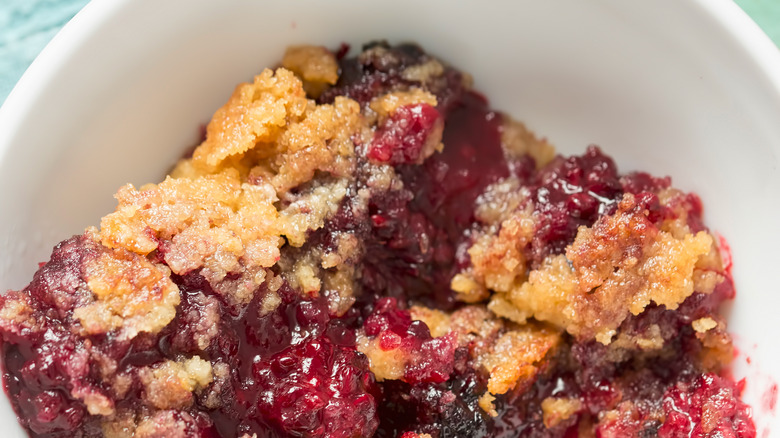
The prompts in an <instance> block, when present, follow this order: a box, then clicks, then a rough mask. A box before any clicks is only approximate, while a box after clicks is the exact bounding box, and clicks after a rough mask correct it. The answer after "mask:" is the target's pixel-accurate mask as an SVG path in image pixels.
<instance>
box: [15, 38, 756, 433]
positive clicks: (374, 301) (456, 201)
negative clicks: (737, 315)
mask: <svg viewBox="0 0 780 438" xmlns="http://www.w3.org/2000/svg"><path fill="white" fill-rule="evenodd" d="M347 52H348V48H347V47H343V48H342V49H340V50H338V51H337V52H331V51H329V50H326V49H324V48H322V47H314V46H302V47H292V48H290V49H289V50H288V51H287V52H286V54H285V55H284V57H283V59H282V61H281V64H280V66H279V67H278V68H277V69H275V70H271V69H268V70H265V71H263V72H262V73H260V74H259V75H258V76H256V77H255V78H254V81H253V82H251V83H246V84H241V85H239V86H238V87H237V88H236V89H235V91H234V92H233V95H232V96H231V97H230V100H229V101H228V102H227V103H226V104H225V105H224V106H223V107H222V108H220V109H219V110H217V112H216V113H215V114H214V117H213V118H212V120H211V121H210V123H209V124H208V126H207V128H206V132H205V137H204V140H203V142H202V143H201V144H200V145H199V146H198V147H197V148H195V150H194V152H192V153H191V154H190V155H188V156H187V157H186V158H184V159H182V160H181V161H180V162H179V163H178V164H176V166H175V167H174V168H173V170H172V171H171V172H170V174H169V175H168V176H167V177H166V178H165V180H164V181H163V182H161V183H159V184H149V185H145V186H143V187H140V188H136V187H133V186H132V185H127V186H124V187H122V188H120V189H119V191H118V193H117V194H116V198H117V200H118V206H117V208H116V210H115V211H114V212H113V213H111V214H108V215H107V216H105V217H104V218H103V219H102V220H101V222H100V227H99V228H88V229H87V230H86V231H85V232H84V233H83V234H81V235H77V236H74V237H71V238H70V239H67V240H65V241H63V242H61V243H60V244H58V245H57V246H56V247H55V248H54V251H53V253H52V255H51V258H50V260H49V261H48V262H46V263H44V264H42V265H41V267H40V269H39V270H38V272H37V273H36V274H35V276H34V277H33V279H32V282H31V283H30V284H29V285H28V286H27V287H26V288H24V289H23V290H20V291H9V292H8V293H6V294H5V295H3V296H1V297H0V336H1V337H2V363H3V373H4V374H3V378H4V385H5V389H6V391H7V393H8V395H9V397H10V399H11V400H12V403H13V406H14V408H15V410H16V413H17V415H18V418H19V421H20V422H21V424H22V425H23V427H24V428H25V429H26V430H27V431H28V432H29V434H30V435H31V436H33V437H96V436H106V437H174V438H175V437H225V438H227V437H245V438H249V437H256V438H263V437H288V436H289V437H333V438H346V437H401V438H444V437H577V436H580V437H602V438H608V437H652V436H659V437H742V438H744V437H754V436H755V435H756V432H755V427H754V425H753V421H752V419H751V410H750V408H749V407H748V406H747V405H746V404H745V403H744V402H742V401H741V400H740V392H741V385H740V384H738V383H735V382H734V381H733V380H732V379H730V378H729V377H727V375H726V373H725V370H724V367H726V366H727V365H728V363H729V362H730V360H731V358H732V356H733V353H732V345H731V339H730V337H729V334H728V333H727V331H726V322H725V320H724V318H723V317H722V316H721V315H720V313H719V311H718V310H719V307H720V305H721V303H723V302H724V301H727V300H731V299H732V298H733V297H734V287H733V283H732V279H731V275H730V272H729V271H730V266H729V264H728V263H726V262H724V257H723V255H722V254H721V252H720V250H719V247H720V246H722V245H721V243H720V242H719V240H718V239H717V238H715V237H714V236H713V234H712V233H711V232H710V231H709V230H708V229H707V227H706V226H705V225H704V223H703V222H702V205H701V202H700V200H699V198H698V197H697V196H696V195H695V194H691V193H685V192H683V191H680V190H678V189H675V188H673V187H672V185H671V181H670V179H669V178H668V177H664V178H659V177H654V176H651V175H649V174H647V173H643V172H634V173H628V174H621V173H619V172H618V170H617V167H616V165H615V163H614V161H613V160H612V159H611V158H610V157H609V156H607V155H605V154H604V153H603V152H602V151H601V150H600V149H599V148H598V147H596V146H589V147H588V148H587V149H586V150H585V151H584V153H583V154H582V155H578V156H571V157H564V156H561V155H557V154H556V153H555V151H554V149H553V147H552V146H551V145H550V144H549V143H548V142H547V141H546V140H545V139H543V138H540V137H537V136H536V135H535V134H534V133H533V132H531V131H530V130H529V129H528V128H526V126H524V125H523V124H522V123H520V122H517V121H515V120H512V119H511V118H510V117H508V116H507V115H505V114H501V113H499V112H496V111H494V110H492V109H490V107H489V105H488V102H487V100H486V99H485V98H484V97H483V96H482V95H480V94H479V93H478V92H476V91H474V90H473V89H472V80H471V77H470V76H468V75H467V74H464V73H462V72H460V71H458V70H456V69H454V68H453V67H451V66H448V65H447V64H445V63H443V62H442V61H440V60H438V59H436V58H434V57H432V56H431V55H428V54H426V53H425V52H424V51H423V50H422V49H421V48H419V47H418V46H415V45H399V46H390V45H388V44H386V43H372V44H369V45H367V46H365V47H364V49H363V51H362V52H361V53H360V54H358V55H357V56H355V57H349V56H347Z"/></svg>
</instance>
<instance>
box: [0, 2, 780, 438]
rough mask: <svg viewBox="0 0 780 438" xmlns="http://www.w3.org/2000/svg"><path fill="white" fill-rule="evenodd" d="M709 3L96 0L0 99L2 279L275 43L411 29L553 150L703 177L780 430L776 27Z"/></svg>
mask: <svg viewBox="0 0 780 438" xmlns="http://www.w3.org/2000/svg"><path fill="white" fill-rule="evenodd" d="M704 3H705V1H704V0H698V1H694V0H687V1H680V0H662V1H654V2H639V1H623V0H603V1H599V2H581V1H579V0H554V1H549V0H548V1H545V2H538V1H530V0H529V1H511V0H504V1H494V2H479V1H477V0H471V1H467V2H466V1H464V2H459V3H457V4H455V3H451V2H448V1H446V0H427V1H424V2H421V1H416V0H395V1H393V2H385V3H383V4H381V5H380V4H375V3H371V2H350V1H348V0H338V1H329V2H321V1H316V0H298V1H296V2H282V1H280V2H273V3H270V2H258V1H252V0H231V1H225V2H192V1H191V0H169V1H166V2H159V1H156V0H133V1H129V0H122V1H115V0H99V1H96V2H93V3H92V4H90V5H89V6H88V7H87V8H86V9H85V11H83V12H82V13H81V14H80V15H79V16H77V18H76V19H75V20H74V22H73V23H71V24H70V25H68V26H67V27H66V29H65V30H64V31H63V33H62V34H61V35H59V36H58V37H57V38H56V39H55V41H53V43H52V44H51V45H50V46H49V47H48V48H47V49H46V51H45V52H44V54H43V55H42V56H41V58H39V59H38V60H37V61H36V63H35V64H34V65H33V67H32V68H31V69H30V71H29V72H28V73H27V74H26V76H25V77H24V78H23V80H22V82H21V83H20V85H19V86H18V87H17V89H16V90H14V92H13V93H12V95H11V96H10V97H9V99H8V100H7V103H6V105H5V106H4V107H3V108H2V109H1V110H0V212H2V214H0V245H2V248H3V249H4V251H2V253H0V289H9V288H22V287H24V286H25V285H26V283H27V281H29V278H30V276H31V275H32V273H33V272H34V270H35V269H36V267H37V263H38V262H41V261H45V260H47V259H48V255H49V253H50V251H51V248H52V246H53V245H54V244H55V243H56V242H58V241H60V240H62V239H64V238H66V237H68V236H70V235H72V234H75V233H80V232H81V231H82V230H83V229H84V227H85V226H87V225H97V224H98V220H99V218H100V217H101V216H102V215H104V214H106V213H108V212H109V211H111V210H112V209H113V206H114V200H113V199H112V195H113V193H114V192H115V191H116V189H117V188H118V187H119V186H121V185H123V184H125V183H127V182H132V183H134V184H136V185H138V184H142V183H145V182H154V181H158V180H160V179H161V178H162V177H163V176H164V174H165V172H166V170H167V169H169V168H170V166H171V165H172V164H173V163H174V162H175V160H176V159H177V158H178V157H179V156H180V155H181V154H182V152H183V151H184V150H185V148H187V147H188V146H190V145H192V144H194V143H195V142H196V140H197V138H198V128H199V125H200V124H201V123H203V122H206V121H207V120H208V119H209V117H210V115H211V114H212V113H213V111H214V110H215V109H216V108H217V107H219V106H220V105H221V104H222V103H223V102H224V101H225V100H226V99H227V97H228V96H229V94H230V92H231V91H232V89H233V87H234V86H235V84H237V83H238V82H241V81H246V80H249V79H250V78H251V77H252V75H253V74H256V73H258V72H259V71H260V70H261V69H262V68H263V67H266V66H273V65H274V64H275V63H276V62H277V61H278V60H279V59H280V56H281V54H282V53H283V50H284V47H285V46H287V45H289V44H300V43H317V44H323V45H326V46H330V47H337V46H338V44H339V43H341V42H348V43H351V44H353V45H355V46H359V45H360V44H361V43H363V42H367V41H369V40H372V39H388V40H390V41H391V42H401V41H415V42H419V43H421V44H422V45H423V46H424V47H426V48H427V49H428V50H429V51H430V52H432V53H434V54H436V55H439V56H440V57H442V58H443V59H445V60H447V61H449V62H450V63H452V64H454V65H456V66H458V67H460V68H462V69H464V70H465V71H468V72H470V73H472V74H473V76H474V78H475V81H476V86H477V88H478V89H480V90H481V91H483V92H484V93H485V95H487V96H488V97H489V98H490V99H491V101H492V103H493V105H494V106H495V107H497V108H500V109H502V110H505V111H507V112H508V113H510V114H512V115H514V116H515V117H516V118H519V119H521V120H523V121H525V122H527V124H528V125H529V126H530V127H531V128H532V129H534V130H535V131H536V132H537V133H539V134H542V135H545V136H547V137H548V138H549V139H550V140H551V141H552V142H553V143H554V144H556V145H557V146H558V148H559V150H560V151H562V152H564V153H578V152H581V151H583V150H584V148H585V146H587V145H588V144H590V143H596V144H599V145H600V146H602V148H603V149H604V150H605V151H606V152H607V153H609V154H611V155H613V156H614V157H615V159H616V160H617V162H618V164H619V166H620V168H621V169H622V170H623V171H629V170H636V169H641V170H647V171H650V172H652V173H656V174H668V175H672V177H673V180H674V182H675V185H676V186H678V187H681V188H683V189H686V190H693V191H695V192H697V193H699V194H700V195H701V197H702V199H703V200H704V205H705V208H706V220H707V223H708V224H709V225H710V226H711V227H712V228H713V229H714V230H716V231H717V232H719V233H720V234H722V235H723V236H725V237H726V238H727V239H728V242H729V243H730V245H731V249H732V253H733V258H734V261H735V263H734V271H733V272H734V277H735V280H736V283H737V293H738V300H737V302H736V304H735V305H734V306H733V308H732V309H731V322H730V324H731V329H732V331H733V332H734V333H735V337H736V344H737V346H738V349H739V352H740V353H739V355H738V357H737V359H736V361H735V364H734V374H735V375H736V376H737V377H740V378H741V377H743V376H747V387H746V392H745V394H744V397H745V399H746V400H747V401H748V402H749V403H751V404H752V405H753V406H754V415H755V417H756V423H757V425H758V426H759V436H761V433H762V431H768V430H777V429H778V426H779V425H780V422H778V420H777V419H776V417H775V415H774V412H772V411H771V409H769V407H768V406H767V402H766V399H765V396H766V394H767V389H768V388H769V385H771V384H772V382H775V381H777V380H778V379H779V378H780V365H779V364H780V360H779V359H780V344H778V343H777V342H776V340H775V339H774V336H775V333H773V331H774V329H770V328H768V327H769V324H768V323H769V322H771V321H772V320H773V319H774V317H775V316H774V315H775V313H776V311H777V309H778V308H780V295H779V294H777V293H776V292H775V289H776V288H777V286H776V284H775V283H774V282H773V278H774V277H773V276H772V275H769V273H770V272H772V271H773V269H776V266H777V265H778V257H777V256H776V254H777V251H776V249H777V248H780V227H778V226H775V223H774V221H775V218H776V217H778V213H780V174H779V173H778V153H780V123H778V121H779V120H780V92H779V91H778V90H780V88H779V87H778V83H777V82H773V81H777V80H780V79H779V78H780V76H775V77H774V78H773V77H772V76H771V72H770V73H768V72H767V70H766V67H767V64H766V63H764V64H762V63H761V62H757V61H756V59H755V54H756V53H759V52H761V50H764V51H765V52H766V50H765V49H766V47H768V46H769V41H768V39H766V38H764V37H762V36H760V35H759V34H758V31H757V28H755V27H754V26H752V24H750V23H749V22H748V21H747V18H746V17H744V16H742V15H740V14H741V12H740V11H739V10H738V9H737V8H736V6H734V5H733V4H731V3H730V2H728V1H720V0H719V1H714V2H709V4H708V5H705V4H704ZM728 14H736V15H734V16H733V17H730V18H728V17H729V16H728ZM727 18H728V19H727ZM724 20H726V22H724ZM735 32H747V34H748V35H749V38H748V37H741V36H739V35H737V34H735ZM762 38H763V39H762ZM746 44H748V45H750V50H746V48H745V47H746ZM757 47H758V48H757ZM759 49H761V50H759ZM770 54H771V55H774V56H776V54H773V53H770ZM762 68H763V69H764V70H762ZM778 71H780V70H778ZM778 71H775V72H774V73H777V72H778ZM0 403H3V404H2V406H0V425H2V426H5V427H6V429H5V430H6V432H7V433H10V431H11V428H13V427H15V429H14V432H15V435H8V434H6V435H5V436H23V434H22V432H21V430H20V429H18V426H16V420H15V418H14V415H13V413H12V412H11V410H10V407H9V405H8V402H7V401H6V400H5V398H4V397H2V402H0Z"/></svg>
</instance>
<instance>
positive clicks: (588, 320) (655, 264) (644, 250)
mask: <svg viewBox="0 0 780 438" xmlns="http://www.w3.org/2000/svg"><path fill="white" fill-rule="evenodd" d="M647 214H648V213H647V209H646V207H644V206H643V205H642V204H641V203H639V202H637V200H636V199H635V198H634V196H633V195H631V194H626V195H625V196H624V198H623V200H622V201H621V202H620V204H619V205H618V210H617V212H615V213H614V214H612V215H608V216H603V217H602V218H601V219H599V220H598V221H597V222H596V223H595V224H594V225H593V227H590V228H588V227H581V228H580V230H579V232H578V233H577V237H576V238H575V240H574V242H573V243H572V244H571V245H570V246H569V247H568V248H567V250H566V255H562V254H561V255H557V256H551V257H549V258H548V259H547V260H545V263H544V265H543V266H542V267H540V268H539V269H537V270H533V271H531V272H530V274H529V277H528V281H526V282H523V283H521V284H519V285H514V286H512V287H510V288H508V289H506V288H505V289H499V288H495V289H496V291H497V292H499V294H498V295H497V296H494V298H493V299H492V300H491V304H490V308H491V310H493V311H494V312H496V313H497V314H499V315H501V316H504V317H507V318H511V319H513V320H515V321H517V322H523V321H524V320H525V319H527V318H529V317H534V318H536V319H538V320H541V321H547V322H550V323H553V324H554V325H556V326H558V327H561V328H563V329H565V330H566V331H568V332H569V333H570V334H572V335H574V336H577V337H578V338H580V339H594V338H595V339H596V340H598V341H599V342H601V343H603V344H609V343H610V342H612V339H613V336H614V335H615V334H616V329H617V328H618V326H620V324H621V323H622V322H623V321H624V320H625V319H626V317H628V315H629V314H632V315H638V314H640V313H641V312H642V311H643V310H644V309H645V308H646V307H647V306H648V305H649V304H650V303H651V302H653V303H656V304H658V305H664V306H666V307H667V308H669V309H676V308H677V306H678V305H679V304H680V303H682V302H683V301H684V300H685V298H687V297H689V296H690V295H691V294H693V292H694V284H695V282H694V272H695V268H696V265H697V263H698V262H699V259H700V258H702V257H703V256H705V255H707V254H708V253H709V252H710V250H711V246H712V238H711V237H710V235H709V234H708V233H706V232H699V233H697V234H691V233H688V234H685V235H683V236H682V238H679V239H678V238H675V237H674V236H673V235H672V234H671V233H668V232H665V231H661V230H658V229H657V228H656V227H655V226H654V225H653V224H652V223H651V222H650V221H649V220H648V218H647Z"/></svg>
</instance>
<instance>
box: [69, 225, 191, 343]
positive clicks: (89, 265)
mask: <svg viewBox="0 0 780 438" xmlns="http://www.w3.org/2000/svg"><path fill="white" fill-rule="evenodd" d="M89 234H91V233H89ZM83 272H84V280H85V281H86V283H87V286H88V287H89V290H90V291H92V293H93V294H94V296H95V302H93V303H90V304H87V305H84V306H80V307H77V308H76V309H74V311H73V317H74V318H75V319H76V320H78V321H79V322H80V323H81V326H82V327H83V329H84V331H85V332H86V333H87V334H90V335H95V334H101V333H109V332H111V331H114V330H117V332H118V333H117V335H118V337H119V339H120V340H125V339H132V338H134V337H135V336H136V335H137V334H138V333H140V332H147V333H152V334H153V333H157V332H159V331H160V330H161V329H162V328H163V327H165V326H166V325H168V323H169V322H171V321H172V320H173V317H174V316H176V306H177V305H178V304H179V288H178V287H177V286H176V285H175V284H174V283H173V282H172V281H171V279H170V277H169V275H170V271H169V269H168V268H167V267H165V266H164V265H153V264H152V263H150V262H149V261H148V260H146V258H144V257H140V256H138V255H137V254H134V253H132V252H130V251H127V250H125V249H123V248H118V249H108V248H105V249H102V251H100V253H99V254H98V255H97V256H96V257H95V258H93V259H89V260H86V261H85V263H84V267H83Z"/></svg>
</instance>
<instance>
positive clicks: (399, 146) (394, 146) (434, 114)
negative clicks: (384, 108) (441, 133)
mask: <svg viewBox="0 0 780 438" xmlns="http://www.w3.org/2000/svg"><path fill="white" fill-rule="evenodd" d="M440 127H441V119H440V116H439V112H438V111H436V108H434V107H432V106H431V105H428V104H426V103H421V104H416V105H405V106H401V107H399V108H397V109H396V110H395V111H394V112H393V113H392V114H391V115H390V116H389V117H388V118H387V120H385V121H384V123H382V124H381V125H380V126H379V129H377V131H376V134H374V139H373V141H372V142H371V145H370V146H369V150H368V158H370V159H372V160H376V161H378V162H380V163H389V164H392V165H398V164H412V163H417V162H419V161H420V160H421V158H424V157H423V156H422V152H423V149H424V147H425V146H426V144H427V142H428V141H429V138H430V137H431V134H432V133H433V132H434V131H435V130H436V129H439V128H440Z"/></svg>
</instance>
